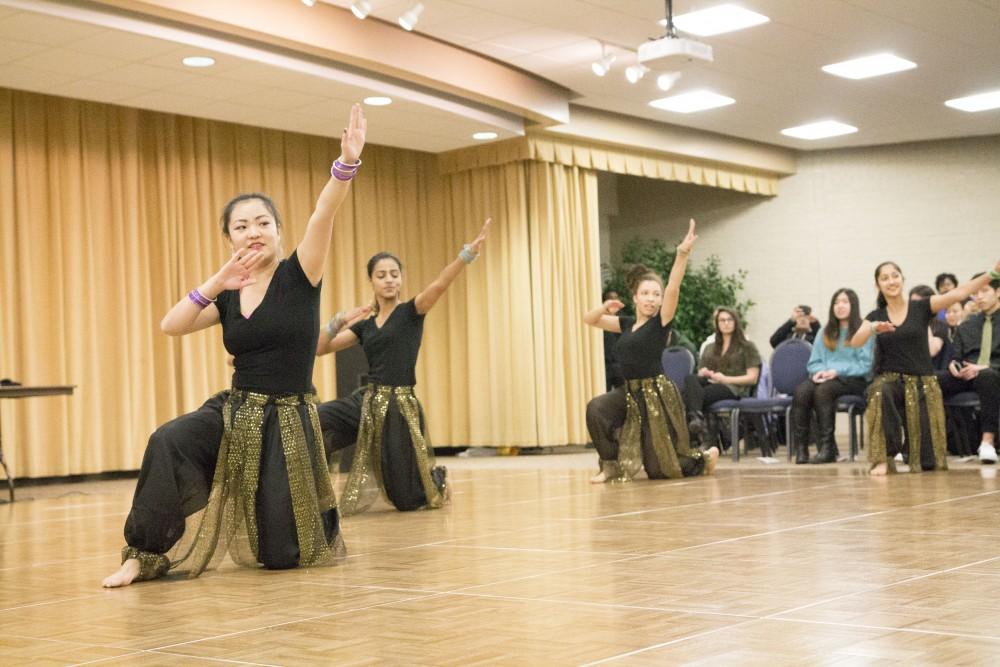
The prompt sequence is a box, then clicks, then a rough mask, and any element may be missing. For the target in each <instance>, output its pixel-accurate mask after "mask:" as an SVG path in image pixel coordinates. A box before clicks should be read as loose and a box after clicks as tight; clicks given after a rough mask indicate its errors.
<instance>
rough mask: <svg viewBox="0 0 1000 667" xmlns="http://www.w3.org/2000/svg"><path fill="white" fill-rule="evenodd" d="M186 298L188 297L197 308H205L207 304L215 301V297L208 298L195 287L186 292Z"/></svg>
mask: <svg viewBox="0 0 1000 667" xmlns="http://www.w3.org/2000/svg"><path fill="white" fill-rule="evenodd" d="M188 299H190V300H191V303H193V304H194V305H196V306H198V307H199V308H207V307H208V304H210V303H213V302H214V301H215V299H209V298H208V297H207V296H205V295H204V294H202V293H201V292H199V291H198V288H197V287H195V288H194V289H193V290H191V291H190V292H188Z"/></svg>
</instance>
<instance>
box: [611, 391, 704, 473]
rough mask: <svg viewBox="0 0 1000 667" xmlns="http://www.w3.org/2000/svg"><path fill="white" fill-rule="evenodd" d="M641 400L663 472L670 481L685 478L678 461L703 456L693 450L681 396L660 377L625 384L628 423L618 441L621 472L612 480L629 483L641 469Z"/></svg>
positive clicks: (618, 471) (619, 470)
mask: <svg viewBox="0 0 1000 667" xmlns="http://www.w3.org/2000/svg"><path fill="white" fill-rule="evenodd" d="M640 400H641V401H643V403H644V404H645V406H646V418H647V419H648V421H649V435H650V441H651V444H652V447H653V453H654V455H655V456H656V461H657V462H658V463H659V464H660V470H661V471H662V472H663V475H664V477H666V478H667V479H677V478H678V477H683V476H684V473H683V471H682V470H681V464H680V460H679V457H689V458H693V459H700V458H702V452H701V451H700V450H697V449H691V446H690V439H689V436H688V430H687V422H686V420H685V418H684V415H685V413H684V403H683V401H682V400H681V395H680V392H678V391H677V387H675V386H674V384H673V383H672V382H671V381H670V380H668V379H667V378H666V377H665V376H663V375H662V374H661V375H657V376H656V377H651V378H643V379H640V380H627V381H626V383H625V423H624V425H623V426H622V430H621V436H620V437H619V439H618V470H617V475H615V476H614V477H613V480H614V481H616V482H625V481H628V480H630V479H632V478H633V477H635V475H636V474H637V473H638V472H639V470H640V468H642V422H643V412H642V409H641V407H640V406H639V401H640ZM671 426H672V427H673V430H671ZM675 435H676V437H675ZM706 472H707V466H704V465H703V467H702V471H701V474H705V473H706ZM647 474H648V471H647Z"/></svg>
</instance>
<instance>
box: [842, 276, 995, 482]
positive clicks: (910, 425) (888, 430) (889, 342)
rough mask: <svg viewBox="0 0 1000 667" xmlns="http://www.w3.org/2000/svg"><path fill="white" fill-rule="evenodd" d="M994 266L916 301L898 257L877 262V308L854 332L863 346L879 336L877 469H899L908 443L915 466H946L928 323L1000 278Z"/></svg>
mask: <svg viewBox="0 0 1000 667" xmlns="http://www.w3.org/2000/svg"><path fill="white" fill-rule="evenodd" d="M998 272H1000V262H998V263H997V265H996V266H995V267H994V270H993V271H989V272H987V273H984V274H982V275H981V276H979V277H978V278H975V279H973V280H970V281H968V282H966V283H962V284H961V285H959V286H958V287H956V288H954V289H952V290H949V291H948V293H947V294H935V295H933V296H931V297H930V298H927V299H923V300H916V301H911V300H910V299H908V298H906V295H905V294H904V292H903V272H902V271H901V270H900V268H899V265H897V264H896V263H895V262H882V263H881V264H879V265H878V266H877V267H876V268H875V286H876V287H877V288H878V293H879V294H878V308H876V309H875V310H873V311H872V312H870V313H868V315H867V317H866V318H865V319H866V320H868V321H867V323H866V324H865V325H863V326H862V327H861V328H860V329H858V330H857V332H856V333H855V334H854V336H853V337H852V338H851V345H852V346H853V347H861V346H862V345H864V344H865V343H866V342H867V341H868V339H869V338H870V337H871V336H873V335H874V336H878V341H877V343H876V353H875V369H874V371H875V380H874V381H873V382H872V384H871V386H870V387H869V389H868V410H867V415H868V430H869V433H870V436H869V442H870V445H869V450H868V460H869V463H871V466H872V468H871V474H872V475H885V474H887V473H889V472H895V463H894V461H893V457H895V455H896V454H897V453H900V452H902V446H903V441H904V434H905V441H906V443H907V445H908V453H909V464H910V471H911V472H920V471H921V470H947V468H948V460H947V456H946V454H947V452H946V447H947V443H946V436H945V417H944V403H943V401H942V398H941V387H940V386H939V385H938V379H937V377H936V376H935V374H934V367H933V365H932V363H931V354H930V349H929V347H928V344H927V327H928V324H929V323H930V321H931V320H932V319H933V318H934V317H935V316H936V314H937V312H938V311H940V310H942V309H946V308H948V306H950V305H951V304H953V303H955V302H958V301H961V300H962V299H965V298H966V297H968V296H969V295H970V294H972V293H973V292H975V291H977V290H978V289H980V288H981V287H982V286H983V285H986V284H988V283H989V281H990V280H991V278H993V277H998V278H1000V273H998Z"/></svg>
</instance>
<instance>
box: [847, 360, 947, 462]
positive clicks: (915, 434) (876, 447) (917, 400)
mask: <svg viewBox="0 0 1000 667" xmlns="http://www.w3.org/2000/svg"><path fill="white" fill-rule="evenodd" d="M889 382H902V383H903V397H904V400H903V410H904V413H905V414H903V415H900V417H901V418H902V419H903V420H905V421H904V423H905V425H906V440H907V442H906V446H907V449H908V450H909V463H910V472H922V468H921V466H920V449H921V445H922V444H923V438H924V437H930V439H931V447H932V448H933V450H934V469H935V470H947V469H948V455H947V446H948V445H947V436H946V434H945V417H944V400H943V399H942V397H941V385H939V384H938V379H937V377H935V376H933V375H907V374H903V373H883V374H881V375H878V376H876V377H875V379H874V380H873V381H872V384H871V386H870V387H869V388H868V409H867V413H868V442H869V451H868V461H869V463H871V464H872V465H873V466H875V465H878V464H880V463H887V464H888V469H889V471H890V472H896V464H895V461H893V460H892V459H891V458H889V456H888V455H887V452H886V440H885V428H884V422H883V420H884V419H885V418H886V414H885V397H884V387H885V385H886V384H887V383H889ZM923 409H925V410H927V417H928V422H929V423H930V429H931V432H930V433H924V432H923V429H922V428H921V425H920V421H921V410H923ZM902 426H903V424H900V431H902Z"/></svg>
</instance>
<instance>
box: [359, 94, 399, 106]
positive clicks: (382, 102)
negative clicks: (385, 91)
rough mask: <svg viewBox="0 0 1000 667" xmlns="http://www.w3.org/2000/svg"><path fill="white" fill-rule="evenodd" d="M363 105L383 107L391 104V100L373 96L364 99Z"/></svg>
mask: <svg viewBox="0 0 1000 667" xmlns="http://www.w3.org/2000/svg"><path fill="white" fill-rule="evenodd" d="M365 104H367V105H368V106H370V107H385V106H389V105H390V104H392V98H391V97H381V96H379V95H375V96H373V97H366V98H365Z"/></svg>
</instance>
